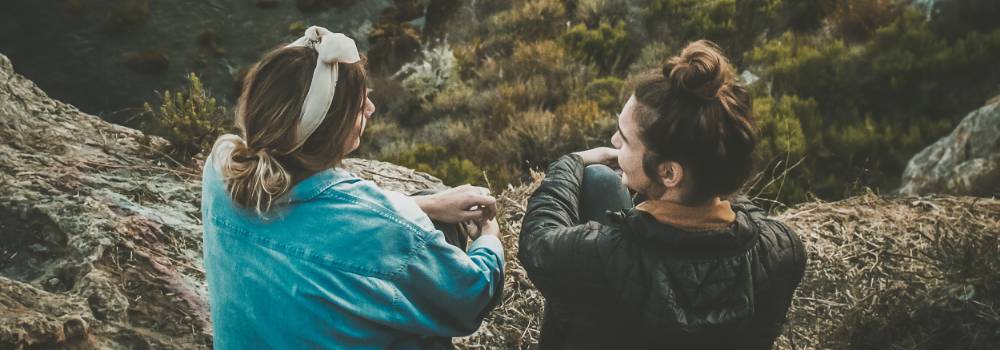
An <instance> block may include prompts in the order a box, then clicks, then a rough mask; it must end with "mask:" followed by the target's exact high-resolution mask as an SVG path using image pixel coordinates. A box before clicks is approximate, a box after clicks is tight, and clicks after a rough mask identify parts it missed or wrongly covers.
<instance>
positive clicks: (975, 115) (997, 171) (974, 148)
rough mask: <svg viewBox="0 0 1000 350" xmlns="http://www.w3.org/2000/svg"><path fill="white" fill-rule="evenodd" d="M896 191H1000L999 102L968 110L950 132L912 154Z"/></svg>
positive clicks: (988, 193) (985, 193)
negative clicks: (900, 185) (969, 111)
mask: <svg viewBox="0 0 1000 350" xmlns="http://www.w3.org/2000/svg"><path fill="white" fill-rule="evenodd" d="M899 192H900V193H902V194H906V195H917V194H926V193H947V194H956V195H973V196H987V197H988V196H996V195H997V194H1000V101H996V100H994V101H991V103H989V104H987V105H986V106H983V107H982V108H979V109H978V110H976V111H974V112H972V113H969V115H967V116H965V118H964V119H962V122H961V123H959V124H958V127H956V128H955V130H954V131H952V133H951V134H950V135H948V136H946V137H944V138H942V139H940V140H938V141H937V142H935V143H934V144H932V145H930V146H928V147H927V148H924V150H923V151H920V153H917V155H915V156H913V158H912V159H910V162H909V164H907V166H906V170H905V171H904V172H903V185H902V188H900V190H899Z"/></svg>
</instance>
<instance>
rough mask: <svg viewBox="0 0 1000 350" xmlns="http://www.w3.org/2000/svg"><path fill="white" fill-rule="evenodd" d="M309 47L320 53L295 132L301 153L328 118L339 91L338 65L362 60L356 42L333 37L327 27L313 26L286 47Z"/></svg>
mask: <svg viewBox="0 0 1000 350" xmlns="http://www.w3.org/2000/svg"><path fill="white" fill-rule="evenodd" d="M296 46H301V47H309V48H312V49H315V50H316V52H317V53H319V59H318V60H317V61H316V69H314V70H313V78H312V83H311V84H309V92H307V93H306V99H305V102H303V103H302V115H301V119H300V120H299V127H298V128H297V129H296V132H295V147H293V148H292V150H295V149H298V148H299V147H301V146H302V144H303V143H305V142H306V139H308V138H309V135H312V133H313V132H314V131H316V128H317V127H319V124H320V123H322V122H323V119H324V118H326V113H327V111H329V110H330V104H331V103H333V93H334V90H335V89H336V87H337V70H338V65H337V64H338V63H355V62H358V61H360V60H361V56H360V55H359V54H358V47H357V46H356V45H354V40H352V39H351V38H348V37H347V36H346V35H344V34H341V33H333V32H330V31H329V30H327V29H326V28H323V27H317V26H312V27H309V29H306V33H305V35H303V36H302V37H301V38H299V39H298V40H295V41H294V42H292V43H291V44H288V46H286V47H296Z"/></svg>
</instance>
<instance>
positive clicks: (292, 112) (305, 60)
mask: <svg viewBox="0 0 1000 350" xmlns="http://www.w3.org/2000/svg"><path fill="white" fill-rule="evenodd" d="M316 60H317V53H316V51H315V50H313V49H311V48H307V47H281V48H278V49H275V50H273V51H271V52H269V53H267V54H266V55H264V57H263V58H262V59H261V60H260V61H259V62H257V63H256V64H255V65H254V66H253V67H252V68H251V69H250V70H249V71H248V72H247V75H246V77H245V79H244V81H243V84H242V89H241V93H240V97H239V100H238V102H237V107H236V128H237V129H238V130H239V134H240V136H239V137H237V136H234V135H229V136H228V137H225V136H224V137H220V138H219V140H218V141H216V149H218V147H219V146H220V144H221V143H227V142H228V143H232V144H233V147H232V151H231V152H229V154H228V155H227V156H226V157H225V158H224V159H221V162H222V164H221V173H222V177H223V179H224V181H225V183H226V190H227V192H228V193H229V196H230V197H231V198H232V199H233V201H235V202H236V203H239V204H240V205H242V206H243V207H245V208H250V209H253V210H254V211H255V212H256V213H257V214H258V215H259V216H262V217H263V216H265V214H266V213H267V212H268V211H270V209H271V206H272V205H273V204H274V202H275V200H276V199H278V198H280V197H281V196H283V195H285V194H287V193H288V191H289V190H291V188H292V186H294V185H295V183H296V182H297V181H300V180H302V179H304V178H306V177H308V176H309V175H312V174H313V173H316V172H318V171H321V170H324V169H328V168H331V167H334V166H337V165H338V164H339V163H340V161H341V160H343V157H344V156H345V154H346V153H347V152H348V151H350V150H349V149H348V148H347V147H349V145H348V144H347V140H348V139H349V138H350V137H352V136H354V135H353V131H354V124H355V122H356V121H357V118H359V117H360V115H361V109H362V105H363V103H364V101H365V91H366V89H365V88H366V86H365V84H366V83H367V72H366V70H365V60H364V59H362V61H360V62H358V63H352V64H347V63H339V65H340V66H339V71H340V79H339V81H338V82H337V86H336V94H335V95H334V97H333V102H332V104H331V107H330V110H329V111H328V112H327V115H326V117H325V118H324V120H323V122H322V123H321V124H320V125H319V127H317V128H316V131H315V132H313V133H312V135H311V136H309V138H308V139H306V141H305V143H303V144H302V146H300V147H297V148H296V146H295V140H294V137H293V135H294V132H295V129H296V127H297V125H298V123H299V116H300V114H301V112H302V103H303V101H304V100H305V97H306V93H307V92H308V89H309V84H310V83H311V81H312V75H313V70H314V68H315V67H316Z"/></svg>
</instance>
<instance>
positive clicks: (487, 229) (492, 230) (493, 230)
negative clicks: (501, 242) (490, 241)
mask: <svg viewBox="0 0 1000 350" xmlns="http://www.w3.org/2000/svg"><path fill="white" fill-rule="evenodd" d="M467 225H469V226H472V228H471V229H470V230H469V238H470V239H472V240H473V241H475V240H476V239H478V238H479V237H482V236H495V237H497V238H500V225H499V224H497V221H496V219H489V220H483V221H474V222H470V223H467Z"/></svg>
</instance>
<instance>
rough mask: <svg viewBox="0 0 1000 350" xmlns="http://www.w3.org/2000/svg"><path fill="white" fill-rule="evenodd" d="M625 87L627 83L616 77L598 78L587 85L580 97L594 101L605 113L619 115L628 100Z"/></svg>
mask: <svg viewBox="0 0 1000 350" xmlns="http://www.w3.org/2000/svg"><path fill="white" fill-rule="evenodd" d="M624 85H625V82H624V81H623V80H621V79H619V78H616V77H604V78H597V79H594V80H591V81H590V82H589V83H587V86H586V87H584V88H583V93H582V94H581V95H582V96H580V97H581V98H582V99H583V100H586V101H593V102H594V103H596V104H597V106H598V107H599V108H600V109H601V110H602V111H604V112H607V113H615V114H617V113H618V111H620V110H621V109H622V106H624V105H625V100H626V98H627V97H626V96H625V94H626V92H625V91H624V89H625V86H624Z"/></svg>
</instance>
